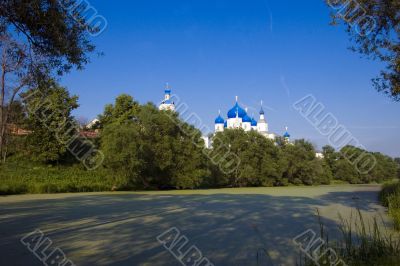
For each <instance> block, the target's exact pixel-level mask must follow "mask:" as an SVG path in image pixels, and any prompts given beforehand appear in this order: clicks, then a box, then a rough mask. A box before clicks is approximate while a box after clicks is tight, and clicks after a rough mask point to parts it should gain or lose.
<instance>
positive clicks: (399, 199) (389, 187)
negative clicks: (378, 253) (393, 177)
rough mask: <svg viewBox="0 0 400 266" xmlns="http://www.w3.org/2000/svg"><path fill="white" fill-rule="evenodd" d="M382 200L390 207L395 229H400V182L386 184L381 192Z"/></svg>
mask: <svg viewBox="0 0 400 266" xmlns="http://www.w3.org/2000/svg"><path fill="white" fill-rule="evenodd" d="M380 200H381V202H382V203H383V205H384V206H386V207H388V209H389V215H390V216H391V217H392V218H393V222H394V227H395V229H396V230H400V183H399V182H396V183H390V184H386V185H384V187H383V189H382V192H381V193H380Z"/></svg>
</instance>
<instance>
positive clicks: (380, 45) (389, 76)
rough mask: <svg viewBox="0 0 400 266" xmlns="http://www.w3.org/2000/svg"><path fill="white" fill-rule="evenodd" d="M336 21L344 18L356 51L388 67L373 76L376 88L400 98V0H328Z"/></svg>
mask: <svg viewBox="0 0 400 266" xmlns="http://www.w3.org/2000/svg"><path fill="white" fill-rule="evenodd" d="M326 2H327V3H328V4H329V5H330V6H331V7H332V8H333V11H332V18H333V21H332V22H333V23H332V24H334V25H336V24H338V22H340V21H342V22H343V23H344V25H345V27H346V31H347V33H348V34H349V36H350V38H351V40H352V41H353V43H354V45H353V46H352V47H351V48H352V50H353V51H356V52H359V53H361V54H363V55H366V56H367V57H369V58H372V59H379V60H380V61H382V62H384V63H385V64H386V65H387V67H386V69H385V70H382V71H381V74H380V77H378V78H376V79H374V80H373V81H374V85H375V87H376V89H377V90H378V91H380V92H383V93H385V94H387V95H389V96H390V97H391V98H392V99H394V100H396V101H400V40H399V38H400V27H399V22H400V16H399V14H398V12H399V10H400V1H398V0H381V1H370V0H357V1H347V0H335V1H333V0H326Z"/></svg>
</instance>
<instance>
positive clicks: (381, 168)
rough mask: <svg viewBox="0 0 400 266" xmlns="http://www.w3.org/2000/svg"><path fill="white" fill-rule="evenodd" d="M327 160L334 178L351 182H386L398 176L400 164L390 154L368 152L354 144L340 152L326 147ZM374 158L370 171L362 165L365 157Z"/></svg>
mask: <svg viewBox="0 0 400 266" xmlns="http://www.w3.org/2000/svg"><path fill="white" fill-rule="evenodd" d="M324 155H325V161H326V163H327V164H328V165H329V166H330V168H331V170H332V172H333V175H334V178H335V179H337V180H342V181H346V182H349V183H351V184H360V183H371V182H378V183H379V182H385V181H388V180H392V179H394V178H396V176H397V173H398V170H399V165H398V164H397V163H396V162H395V161H394V160H393V159H392V158H390V157H389V156H386V155H383V154H381V153H379V152H368V151H366V150H363V149H361V148H357V147H354V146H346V147H343V148H342V149H341V150H340V152H335V151H333V150H332V149H331V148H330V147H329V148H328V147H325V151H324ZM365 158H369V159H371V158H372V159H373V160H374V161H371V163H370V166H371V167H370V166H368V167H367V168H370V169H369V171H365V172H364V171H359V170H360V169H361V170H363V168H362V167H361V166H362V165H363V164H362V163H363V159H365Z"/></svg>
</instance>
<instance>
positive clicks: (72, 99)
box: [23, 81, 78, 162]
mask: <svg viewBox="0 0 400 266" xmlns="http://www.w3.org/2000/svg"><path fill="white" fill-rule="evenodd" d="M23 97H24V104H25V105H26V108H27V111H28V112H27V113H28V117H27V124H28V127H29V129H30V130H31V131H32V133H31V134H29V135H28V137H27V144H28V148H29V151H30V153H31V154H32V158H33V159H34V160H39V161H43V162H57V161H59V160H60V159H61V158H62V157H63V156H65V155H67V149H68V144H69V143H70V141H71V140H72V139H73V138H74V136H76V134H77V132H76V130H77V128H78V126H77V125H76V124H75V122H74V118H73V117H72V114H71V113H72V110H74V109H76V108H78V97H77V96H71V95H70V94H69V92H68V91H67V90H66V89H65V88H63V87H60V86H59V85H58V84H57V83H55V82H54V81H50V82H49V83H42V84H41V85H40V87H38V88H35V89H31V90H29V91H27V92H26V93H25V94H24V95H23Z"/></svg>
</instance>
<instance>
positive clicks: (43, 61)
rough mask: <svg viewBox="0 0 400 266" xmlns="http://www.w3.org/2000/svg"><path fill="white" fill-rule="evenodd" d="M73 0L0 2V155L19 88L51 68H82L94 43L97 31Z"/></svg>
mask: <svg viewBox="0 0 400 266" xmlns="http://www.w3.org/2000/svg"><path fill="white" fill-rule="evenodd" d="M81 4H82V3H81V2H80V1H77V0H60V1H54V0H2V1H0V77H1V78H0V157H1V158H2V161H4V160H5V158H6V152H5V151H6V150H7V148H6V144H7V143H8V142H7V139H6V137H7V136H6V133H7V132H6V131H7V124H8V122H9V121H8V120H9V119H8V113H9V112H10V110H8V109H7V108H8V107H10V106H11V105H12V103H13V101H14V100H16V99H17V98H18V96H19V94H20V93H21V92H23V90H25V89H28V88H34V87H37V86H39V83H40V82H45V81H46V80H48V79H49V78H50V77H51V76H52V74H53V73H54V72H56V73H58V74H62V73H64V72H66V71H69V70H70V69H71V68H72V67H74V66H75V67H77V68H78V69H82V68H83V66H84V65H85V64H86V63H88V62H89V54H90V53H91V52H93V51H94V49H95V47H94V46H93V45H92V44H91V43H90V41H89V33H93V32H96V30H98V29H97V27H96V26H91V25H90V21H88V20H87V17H85V14H83V13H82V12H84V11H85V10H86V9H85V8H77V7H79V6H80V5H81Z"/></svg>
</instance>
